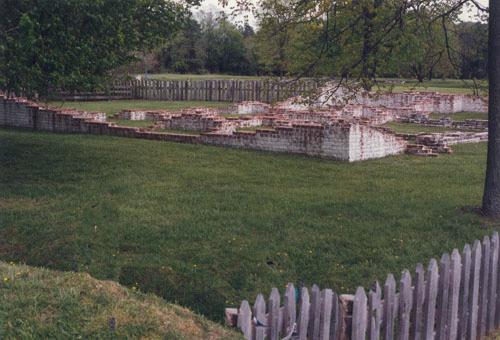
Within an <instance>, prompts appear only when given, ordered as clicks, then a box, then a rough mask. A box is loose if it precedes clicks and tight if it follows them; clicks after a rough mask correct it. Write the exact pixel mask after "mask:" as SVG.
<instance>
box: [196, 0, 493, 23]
mask: <svg viewBox="0 0 500 340" xmlns="http://www.w3.org/2000/svg"><path fill="white" fill-rule="evenodd" d="M488 1H489V0H477V2H479V3H480V4H481V5H483V6H487V5H488ZM235 4H236V0H229V6H228V7H227V8H223V7H222V6H221V5H220V4H219V0H203V2H202V3H201V6H200V7H198V9H197V10H198V11H199V10H202V11H204V12H220V11H224V12H226V13H228V14H229V13H230V9H229V8H231V7H232V6H234V5H235ZM476 14H477V11H475V10H472V9H470V10H469V11H467V12H465V13H462V16H461V18H462V20H467V21H474V20H475V19H474V17H475V15H476ZM236 20H238V21H243V20H244V18H243V17H242V16H239V17H237V18H236ZM248 22H249V24H250V25H252V26H254V27H255V26H256V21H255V18H254V17H253V16H252V15H251V14H250V15H249V17H248Z"/></svg>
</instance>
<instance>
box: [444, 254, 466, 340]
mask: <svg viewBox="0 0 500 340" xmlns="http://www.w3.org/2000/svg"><path fill="white" fill-rule="evenodd" d="M461 274H462V258H461V257H460V253H459V252H458V250H457V249H454V250H453V252H452V253H451V266H450V291H449V293H448V294H449V303H448V316H447V319H448V321H447V323H448V331H447V334H446V338H447V339H456V338H457V334H458V304H459V298H460V279H461Z"/></svg>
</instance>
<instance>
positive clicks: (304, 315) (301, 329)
mask: <svg viewBox="0 0 500 340" xmlns="http://www.w3.org/2000/svg"><path fill="white" fill-rule="evenodd" d="M310 306H311V304H310V301H309V292H308V290H307V288H306V287H303V288H302V289H301V290H300V315H299V322H298V324H297V326H298V333H299V340H306V339H307V330H308V325H309V308H310Z"/></svg>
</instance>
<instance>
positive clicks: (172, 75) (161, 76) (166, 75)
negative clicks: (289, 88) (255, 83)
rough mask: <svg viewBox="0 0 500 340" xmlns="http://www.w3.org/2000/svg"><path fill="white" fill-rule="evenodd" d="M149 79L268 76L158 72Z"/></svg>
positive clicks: (256, 78) (232, 78)
mask: <svg viewBox="0 0 500 340" xmlns="http://www.w3.org/2000/svg"><path fill="white" fill-rule="evenodd" d="M148 77H149V78H148V79H158V80H261V79H267V78H268V77H260V76H239V75H231V74H179V73H158V74H150V75H148Z"/></svg>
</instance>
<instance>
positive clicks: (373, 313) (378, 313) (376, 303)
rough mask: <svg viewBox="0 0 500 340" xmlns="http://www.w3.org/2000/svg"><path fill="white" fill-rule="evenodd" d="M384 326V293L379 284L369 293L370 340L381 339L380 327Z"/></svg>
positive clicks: (376, 283)
mask: <svg viewBox="0 0 500 340" xmlns="http://www.w3.org/2000/svg"><path fill="white" fill-rule="evenodd" d="M381 324H382V292H381V289H380V285H379V283H378V282H375V285H374V287H373V289H372V290H370V292H369V293H368V338H369V339H370V340H378V339H379V338H380V326H381Z"/></svg>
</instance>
